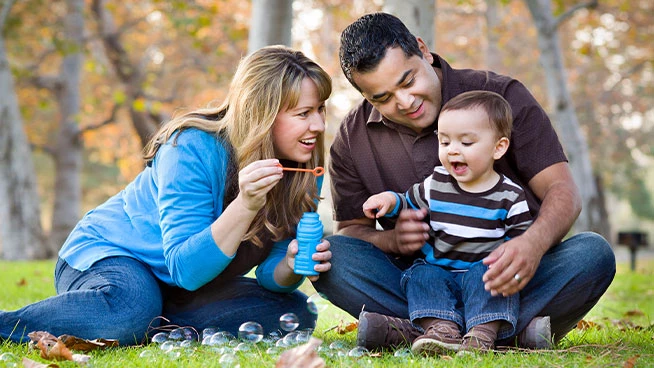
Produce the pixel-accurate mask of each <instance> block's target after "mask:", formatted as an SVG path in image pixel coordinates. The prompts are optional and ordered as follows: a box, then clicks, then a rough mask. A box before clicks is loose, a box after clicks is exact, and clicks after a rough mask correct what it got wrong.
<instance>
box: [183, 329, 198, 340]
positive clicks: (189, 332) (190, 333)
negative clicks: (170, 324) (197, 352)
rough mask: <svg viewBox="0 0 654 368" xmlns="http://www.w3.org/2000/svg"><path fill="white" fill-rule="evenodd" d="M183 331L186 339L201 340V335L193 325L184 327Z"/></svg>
mask: <svg viewBox="0 0 654 368" xmlns="http://www.w3.org/2000/svg"><path fill="white" fill-rule="evenodd" d="M182 331H183V332H184V335H183V339H184V340H192V341H199V340H200V335H199V334H198V332H197V331H196V330H195V329H193V328H191V327H184V328H183V329H182Z"/></svg>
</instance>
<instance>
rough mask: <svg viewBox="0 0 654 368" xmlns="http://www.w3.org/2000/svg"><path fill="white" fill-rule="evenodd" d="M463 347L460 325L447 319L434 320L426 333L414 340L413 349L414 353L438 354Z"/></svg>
mask: <svg viewBox="0 0 654 368" xmlns="http://www.w3.org/2000/svg"><path fill="white" fill-rule="evenodd" d="M460 348H461V333H460V332H459V326H458V325H457V324H456V323H454V322H452V321H446V320H442V319H439V320H436V321H434V322H433V323H432V324H431V325H429V327H427V330H426V331H425V334H424V335H422V336H419V337H418V338H416V339H415V340H414V341H413V345H411V351H413V353H414V354H422V355H436V354H444V353H447V352H451V351H458V350H459V349H460Z"/></svg>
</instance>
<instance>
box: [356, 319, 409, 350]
mask: <svg viewBox="0 0 654 368" xmlns="http://www.w3.org/2000/svg"><path fill="white" fill-rule="evenodd" d="M420 334H421V333H420V331H419V330H418V329H417V328H416V327H415V326H413V324H412V323H411V321H409V320H408V319H402V318H397V317H390V316H385V315H383V314H379V313H373V312H365V311H362V312H361V313H360V314H359V327H358V329H357V345H358V346H363V347H365V348H366V349H368V350H379V349H384V348H396V347H399V346H409V345H411V343H412V342H413V340H415V338H416V337H418V336H420Z"/></svg>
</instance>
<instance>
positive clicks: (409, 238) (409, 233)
mask: <svg viewBox="0 0 654 368" xmlns="http://www.w3.org/2000/svg"><path fill="white" fill-rule="evenodd" d="M426 215H427V210H425V209H421V210H402V211H401V212H400V215H399V216H398V218H397V222H396V223H395V230H394V232H395V247H394V249H391V251H392V252H393V253H396V254H401V255H411V254H413V253H415V252H416V251H418V250H420V249H422V247H423V246H424V245H425V242H426V241H427V239H429V225H428V224H427V223H425V222H424V221H423V219H424V218H425V216H426Z"/></svg>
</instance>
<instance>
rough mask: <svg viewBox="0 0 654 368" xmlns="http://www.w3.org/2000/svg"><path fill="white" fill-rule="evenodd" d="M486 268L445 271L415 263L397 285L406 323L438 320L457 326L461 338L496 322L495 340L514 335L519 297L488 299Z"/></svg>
mask: <svg viewBox="0 0 654 368" xmlns="http://www.w3.org/2000/svg"><path fill="white" fill-rule="evenodd" d="M487 270H488V266H486V265H484V264H483V263H481V261H480V262H477V263H475V264H473V265H472V267H470V269H468V270H447V269H444V268H443V267H440V266H437V265H434V264H430V263H427V262H425V260H424V259H417V260H416V261H415V262H414V263H413V265H412V266H411V267H410V268H408V269H407V270H405V271H404V272H403V273H402V279H401V282H400V285H401V288H402V291H403V292H404V294H405V295H406V298H407V301H408V307H409V319H410V320H411V321H415V320H416V319H420V318H438V319H443V320H447V321H452V322H454V323H456V324H457V325H459V330H460V332H462V335H463V334H465V333H466V332H468V331H470V330H471V329H472V328H473V327H475V326H477V325H479V324H483V323H489V322H493V321H499V322H501V323H500V329H499V331H498V333H497V338H498V339H500V340H501V339H505V338H509V337H511V336H514V335H515V332H516V331H515V326H516V322H517V319H518V311H519V310H520V297H519V295H518V294H514V295H511V296H508V297H504V296H502V295H498V296H492V295H491V293H490V292H489V291H486V290H485V289H484V282H483V281H482V277H483V276H484V273H485V272H486V271H487Z"/></svg>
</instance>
